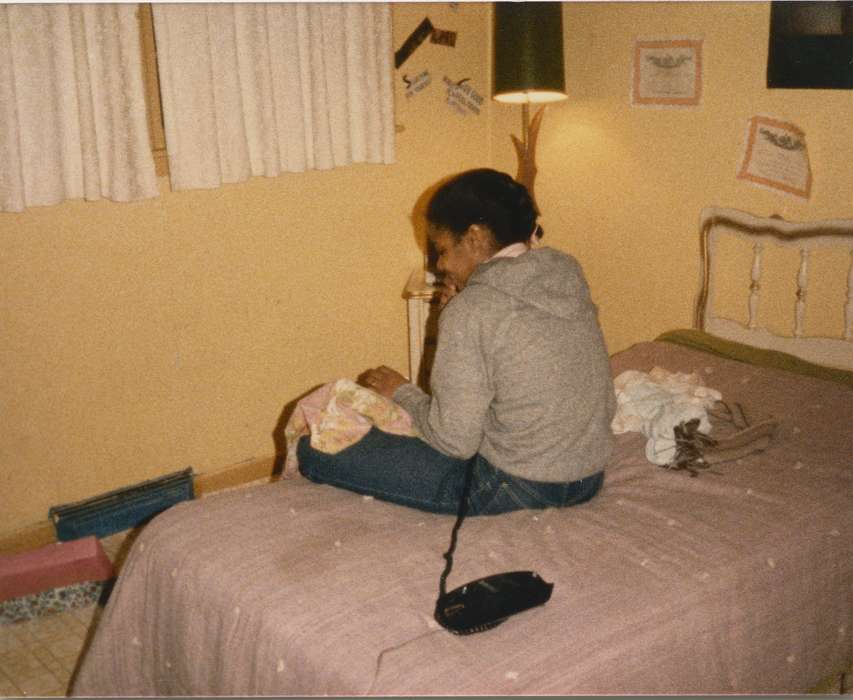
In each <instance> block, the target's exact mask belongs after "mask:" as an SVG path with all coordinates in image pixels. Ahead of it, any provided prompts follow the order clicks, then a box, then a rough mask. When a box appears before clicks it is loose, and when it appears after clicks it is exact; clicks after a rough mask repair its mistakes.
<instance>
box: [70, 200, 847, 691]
mask: <svg viewBox="0 0 853 700" xmlns="http://www.w3.org/2000/svg"><path fill="white" fill-rule="evenodd" d="M725 236H734V237H735V238H737V239H743V240H745V241H748V245H749V246H751V255H752V260H751V263H750V264H749V269H748V275H747V279H745V280H742V281H743V289H744V292H745V296H746V299H745V300H744V306H743V308H745V309H746V312H745V313H746V320H745V322H738V321H731V320H725V319H722V321H721V320H720V319H719V318H718V316H716V315H715V313H714V311H713V307H714V303H715V299H716V297H717V295H718V293H719V291H720V290H719V289H718V288H717V287H715V274H716V272H715V264H716V263H715V260H716V258H715V255H716V252H715V251H716V250H717V240H718V239H722V238H723V237H725ZM699 238H700V241H701V245H700V249H701V268H702V274H701V278H702V284H701V291H700V294H699V295H698V302H697V304H696V323H695V324H694V325H695V327H694V328H693V329H690V330H688V331H685V332H679V333H670V334H666V335H665V336H663V337H661V338H658V339H655V340H652V341H649V342H643V343H639V344H638V345H635V346H633V347H631V348H630V349H628V350H626V351H624V352H620V353H618V354H616V355H614V356H613V357H612V366H613V373H614V376H616V375H619V374H620V373H622V372H623V371H625V370H628V369H637V370H642V371H648V370H649V369H650V368H652V367H655V366H657V367H663V368H666V369H667V370H670V371H672V372H685V373H698V374H699V375H700V376H701V377H702V378H703V379H704V381H705V382H706V383H707V385H708V386H712V387H713V388H715V389H716V390H718V391H720V392H721V393H722V395H723V399H724V400H725V401H727V402H729V403H732V404H739V405H741V406H742V407H743V408H744V411H745V412H746V413H747V414H749V415H750V416H751V417H752V419H753V420H761V419H763V418H768V417H773V418H775V419H777V420H779V426H778V429H777V431H776V433H775V437H774V439H773V441H772V442H771V444H770V445H769V446H768V447H767V448H766V449H765V450H764V451H762V452H759V453H754V454H750V455H748V456H745V457H743V458H741V459H739V460H737V461H732V462H728V463H724V464H720V465H716V466H715V468H714V470H713V471H714V472H717V473H711V470H702V471H700V472H699V474H698V476H695V477H692V476H690V474H689V473H688V472H687V471H686V470H674V469H666V468H661V467H659V466H656V465H653V464H651V463H650V462H649V461H647V460H646V459H645V457H644V452H643V444H644V437H643V436H642V435H640V434H638V433H625V434H622V435H619V436H618V437H617V447H616V451H615V454H614V456H613V458H612V461H611V464H610V465H609V467H608V469H607V475H606V481H605V485H604V487H603V489H602V491H601V493H600V494H599V495H598V496H597V497H596V498H595V499H593V500H592V501H590V502H589V503H586V504H583V505H580V506H577V507H573V508H569V509H563V510H556V509H547V510H543V511H525V512H516V513H511V514H507V515H501V516H495V517H483V518H469V519H467V520H466V521H465V523H464V525H463V526H462V528H461V530H460V532H459V540H458V546H457V549H456V554H455V558H454V559H455V563H454V569H453V572H452V574H451V575H450V578H449V580H448V588H452V587H454V586H456V585H460V584H461V583H463V582H465V581H468V580H471V579H474V578H477V577H480V576H484V575H487V574H491V573H496V572H499V571H509V570H524V569H534V570H536V571H537V572H538V573H539V574H540V575H541V576H542V577H543V578H544V579H545V580H546V581H549V582H553V583H554V591H553V595H552V597H551V599H550V601H548V603H547V604H545V605H544V606H541V607H538V608H535V609H533V610H530V611H527V612H525V613H523V614H520V615H518V616H516V617H513V618H511V619H509V620H507V621H506V622H505V623H503V624H502V625H500V626H498V627H496V628H495V629H493V630H490V631H487V632H484V633H482V634H474V635H470V636H456V635H452V634H450V633H448V632H447V631H445V630H444V629H442V628H440V627H439V626H438V625H437V624H436V623H435V621H434V620H433V618H432V612H433V608H434V604H435V599H436V596H437V593H438V579H439V574H440V573H441V570H442V568H443V565H444V560H443V558H442V554H443V553H444V551H445V550H446V549H447V546H448V542H449V535H450V530H451V527H452V525H453V521H454V518H453V517H451V516H445V515H432V514H427V513H421V512H418V511H415V510H410V509H406V508H403V507H400V506H395V505H392V504H387V503H383V502H380V501H377V500H372V499H369V498H365V497H362V496H359V495H355V494H351V493H348V492H344V491H340V490H336V489H334V488H331V487H328V486H322V485H316V484H312V483H310V482H308V481H306V480H304V479H302V478H300V477H296V478H291V479H286V480H284V481H281V482H274V483H270V484H263V485H260V486H256V487H250V488H246V489H242V490H235V491H230V492H227V493H223V494H221V495H213V496H211V497H209V498H206V499H204V500H201V501H191V502H185V503H182V504H179V505H177V506H175V507H173V508H171V509H170V510H168V511H167V512H165V513H164V514H162V515H160V516H158V517H157V518H156V519H154V520H153V521H152V522H151V523H150V524H148V525H147V526H146V527H145V529H144V530H143V531H142V533H141V534H140V535H139V537H138V538H137V539H136V542H135V543H134V546H133V548H132V550H131V552H130V554H129V556H128V559H127V561H126V562H125V565H124V568H123V570H122V573H121V576H120V577H119V580H118V582H117V584H116V586H115V589H114V591H113V593H112V597H111V599H110V601H109V603H108V605H107V607H106V609H105V610H104V613H103V616H102V619H101V621H100V624H99V627H98V629H97V631H96V634H95V635H94V638H93V639H92V640H91V644H90V646H89V649H88V651H87V653H86V655H85V656H84V657H83V659H82V661H81V665H80V667H79V669H78V673H77V676H76V681H75V684H74V688H73V692H74V694H75V695H82V696H96V695H134V696H146V695H196V696H201V695H229V696H245V695H277V696H282V695H364V694H372V695H428V694H429V695H432V694H439V695H451V694H452V695H455V694H463V695H481V694H485V695H518V694H526V695H531V694H534V695H539V694H558V695H569V694H639V693H642V694H670V693H676V694H693V693H697V694H712V693H738V694H745V693H803V692H807V691H809V690H811V689H814V688H815V687H816V686H818V685H819V684H821V683H824V682H826V681H827V679H832V678H836V679H837V678H839V677H841V676H842V674H843V673H844V671H845V669H848V668H850V666H851V662H853V431H851V426H853V383H851V377H853V374H851V372H850V370H853V341H851V332H853V266H851V259H853V258H851V255H853V221H831V222H818V223H811V224H794V223H789V222H784V221H781V220H777V219H773V218H758V217H754V216H751V215H749V214H745V213H742V212H738V211H733V210H726V209H718V208H710V209H706V210H704V211H703V212H702V216H701V222H700V236H699ZM777 245H778V246H781V247H782V248H783V249H788V250H789V252H792V253H793V254H794V255H795V256H796V258H797V260H798V262H797V264H796V265H795V273H796V276H795V280H793V281H792V284H793V287H794V293H793V294H792V296H791V299H790V304H789V306H790V307H791V309H792V316H793V322H792V326H793V332H792V333H789V334H788V335H789V336H790V337H788V338H779V337H776V336H777V334H774V333H770V332H768V331H767V330H766V329H764V327H763V324H762V321H761V318H762V317H761V310H762V308H763V306H762V305H763V304H765V297H764V296H763V292H762V288H763V286H764V282H765V280H766V279H769V278H768V277H767V276H766V275H767V274H768V273H767V272H766V271H765V269H764V268H765V266H766V265H765V263H766V262H767V261H768V260H769V259H770V257H771V256H769V254H768V250H769V248H770V247H771V246H777ZM830 249H832V250H834V251H835V253H834V254H837V255H840V256H841V258H840V259H841V263H838V264H837V265H836V267H835V268H833V269H838V265H840V266H841V268H842V269H843V275H846V277H845V278H844V279H843V280H842V281H841V289H842V293H841V297H840V298H837V297H838V295H837V294H835V297H836V298H835V299H834V303H837V304H838V306H839V312H838V314H836V317H838V318H841V319H842V323H843V327H842V328H841V330H840V332H836V333H835V337H834V338H827V337H823V338H809V337H807V336H808V335H809V333H808V332H807V331H808V328H809V324H808V318H809V316H808V308H810V307H809V306H808V304H809V303H811V299H809V298H808V297H807V294H806V292H807V290H808V291H809V292H810V291H811V290H810V289H809V285H810V282H814V284H813V285H812V286H813V287H814V288H815V289H818V288H819V287H821V284H822V283H823V280H820V282H821V284H818V283H817V282H816V281H815V280H816V278H812V279H810V277H809V271H810V267H809V266H810V263H811V262H812V261H814V260H817V259H818V258H820V259H821V260H822V257H821V256H823V254H824V253H823V251H824V250H826V251H828V250H830ZM801 251H805V252H801ZM816 251H817V252H816ZM789 267H790V266H789ZM821 303H822V302H821ZM826 358H829V359H828V360H827V359H826ZM718 427H719V426H717V425H716V424H715V428H714V429H715V430H717V429H718ZM712 434H713V433H712ZM839 687H840V685H839V682H836V685H835V690H836V691H837V690H839Z"/></svg>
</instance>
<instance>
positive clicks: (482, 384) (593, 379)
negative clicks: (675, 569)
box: [394, 248, 616, 482]
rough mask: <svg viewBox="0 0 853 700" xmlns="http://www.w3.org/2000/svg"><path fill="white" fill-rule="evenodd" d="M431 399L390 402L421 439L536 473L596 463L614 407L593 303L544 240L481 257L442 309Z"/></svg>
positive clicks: (587, 471) (416, 392)
mask: <svg viewBox="0 0 853 700" xmlns="http://www.w3.org/2000/svg"><path fill="white" fill-rule="evenodd" d="M430 388H431V390H432V395H431V396H430V395H428V394H425V393H424V392H423V391H421V390H420V389H419V388H418V387H416V386H415V385H413V384H404V385H402V386H401V387H400V388H399V389H397V391H396V392H395V393H394V400H395V401H396V402H397V403H399V404H400V405H402V406H403V407H404V408H405V409H406V410H407V411H408V412H409V413H410V414H411V415H412V419H413V421H414V423H415V426H416V427H417V428H418V430H419V431H420V433H421V435H422V436H423V438H424V440H426V442H427V443H429V444H430V445H431V446H432V447H434V448H436V449H437V450H439V451H440V452H442V453H444V454H446V455H450V456H452V457H460V458H467V457H470V456H471V455H473V454H474V453H475V452H479V453H480V454H481V455H482V456H483V457H485V458H486V459H487V460H488V461H489V462H491V464H493V465H494V466H496V467H498V468H499V469H501V470H503V471H505V472H507V473H509V474H513V475H515V476H521V477H523V478H525V479H532V480H535V481H550V482H568V481H575V480H577V479H582V478H584V477H586V476H589V475H591V474H593V473H595V472H597V471H599V470H601V469H603V468H604V466H605V464H606V463H607V460H608V458H609V457H610V454H611V452H612V449H613V436H612V433H611V430H610V422H611V420H612V419H613V414H614V411H615V409H616V400H615V396H614V392H613V382H612V380H611V375H610V362H609V359H608V356H607V350H606V347H605V344H604V338H603V337H602V333H601V328H600V327H599V325H598V317H597V310H596V307H595V305H594V304H593V303H592V300H591V298H590V293H589V287H588V286H587V283H586V280H585V279H584V275H583V271H582V270H581V267H580V265H579V264H578V262H577V260H575V259H574V258H573V257H571V256H570V255H567V254H565V253H562V252H560V251H557V250H555V249H553V248H536V249H533V250H530V251H528V252H526V253H524V254H522V255H520V256H518V257H515V258H494V259H492V260H490V261H488V262H485V263H483V264H481V265H480V266H479V267H478V268H477V269H476V270H475V271H474V273H473V274H472V275H471V277H470V278H469V280H468V283H467V284H466V286H465V288H464V289H463V290H462V291H461V292H460V293H459V294H457V295H456V296H455V297H454V298H453V299H451V300H450V302H449V303H448V304H447V306H446V307H445V308H444V310H443V311H442V313H441V317H440V319H439V332H438V345H437V348H436V355H435V360H434V364H433V369H432V375H431V387H430Z"/></svg>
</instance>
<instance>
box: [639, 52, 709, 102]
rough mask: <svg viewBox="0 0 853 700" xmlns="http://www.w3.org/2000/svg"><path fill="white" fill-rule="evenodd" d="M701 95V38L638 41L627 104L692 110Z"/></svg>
mask: <svg viewBox="0 0 853 700" xmlns="http://www.w3.org/2000/svg"><path fill="white" fill-rule="evenodd" d="M701 96H702V40H701V39H650V40H641V39H638V40H637V41H636V42H635V43H634V72H633V80H632V83H631V104H633V105H658V106H673V107H692V106H695V105H698V104H699V100H700V98H701Z"/></svg>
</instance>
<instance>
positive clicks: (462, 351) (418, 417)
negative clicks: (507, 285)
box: [393, 296, 494, 458]
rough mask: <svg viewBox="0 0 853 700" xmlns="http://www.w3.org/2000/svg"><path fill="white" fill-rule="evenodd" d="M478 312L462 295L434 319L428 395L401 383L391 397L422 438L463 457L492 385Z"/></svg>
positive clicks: (471, 448)
mask: <svg viewBox="0 0 853 700" xmlns="http://www.w3.org/2000/svg"><path fill="white" fill-rule="evenodd" d="M480 320H481V319H480V318H479V315H478V314H477V313H476V312H475V310H474V309H473V308H472V305H471V304H469V303H468V300H467V299H465V298H464V297H463V296H460V297H458V298H456V299H454V302H453V304H449V305H448V306H447V308H445V309H444V311H443V312H442V315H441V318H440V320H439V333H438V345H437V347H436V353H435V360H434V363H433V368H432V373H431V377H430V384H431V389H432V396H430V395H428V394H425V393H424V392H423V391H421V390H420V389H419V388H418V387H416V386H415V385H413V384H409V383H406V384H401V385H400V386H399V388H398V389H397V390H396V391H395V392H394V395H393V398H394V400H395V401H396V402H397V403H399V404H400V405H401V406H403V408H405V409H406V410H407V411H408V412H409V414H410V415H411V416H412V420H413V421H414V424H415V426H416V427H417V429H418V430H419V431H420V433H421V435H422V436H423V438H424V440H426V442H427V443H429V444H430V445H432V446H433V447H435V448H436V449H437V450H439V451H440V452H443V453H444V454H447V455H450V456H452V457H460V458H467V457H470V456H471V455H473V454H474V453H475V452H477V450H478V449H479V448H480V443H481V442H482V439H483V425H484V422H485V418H486V412H487V411H488V408H489V404H490V403H491V402H492V398H493V396H494V391H493V389H492V387H491V384H490V381H489V377H488V372H487V369H486V357H487V350H486V348H484V347H482V343H481V337H480V335H481V333H480Z"/></svg>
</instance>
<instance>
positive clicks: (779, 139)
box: [737, 116, 812, 199]
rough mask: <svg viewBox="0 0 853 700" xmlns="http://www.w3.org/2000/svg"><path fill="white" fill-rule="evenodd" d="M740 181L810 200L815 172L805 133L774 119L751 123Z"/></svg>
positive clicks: (759, 118)
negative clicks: (810, 163)
mask: <svg viewBox="0 0 853 700" xmlns="http://www.w3.org/2000/svg"><path fill="white" fill-rule="evenodd" d="M737 176H738V179H740V180H747V181H749V182H752V183H753V184H756V185H759V186H762V187H769V188H771V189H774V190H781V191H782V192H786V193H788V194H792V195H795V196H797V197H802V198H804V199H808V198H809V196H810V195H811V189H812V171H811V167H810V165H809V153H808V149H807V148H806V135H805V133H804V132H803V130H802V129H800V128H799V127H797V126H795V125H794V124H790V123H788V122H784V121H781V120H779V119H774V118H772V117H763V116H756V117H753V118H752V119H750V120H749V127H748V130H747V137H746V148H745V149H744V156H743V162H742V163H741V166H740V171H739V172H738V174H737Z"/></svg>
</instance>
